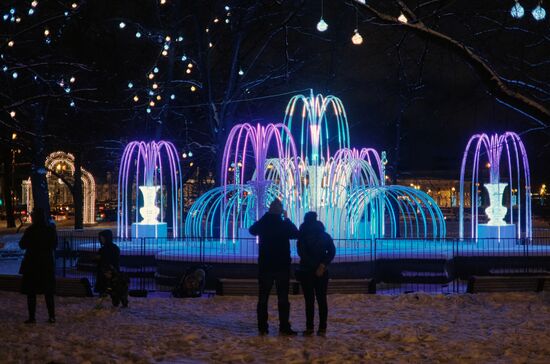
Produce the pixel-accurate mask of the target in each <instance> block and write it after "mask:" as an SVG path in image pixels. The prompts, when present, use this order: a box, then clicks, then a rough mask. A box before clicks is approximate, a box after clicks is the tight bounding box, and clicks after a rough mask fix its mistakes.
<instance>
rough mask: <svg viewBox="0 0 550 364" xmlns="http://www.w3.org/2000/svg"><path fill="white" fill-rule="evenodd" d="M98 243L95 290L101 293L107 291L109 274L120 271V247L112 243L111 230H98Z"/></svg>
mask: <svg viewBox="0 0 550 364" xmlns="http://www.w3.org/2000/svg"><path fill="white" fill-rule="evenodd" d="M99 243H100V244H101V248H99V252H98V255H99V256H98V261H97V271H96V281H95V291H96V292H98V293H99V294H101V295H103V294H105V293H106V292H107V288H108V281H109V279H108V277H109V275H113V274H115V273H118V272H120V249H119V247H118V246H117V245H116V244H115V243H113V232H112V231H111V230H102V231H100V232H99ZM113 270H114V272H112V271H113Z"/></svg>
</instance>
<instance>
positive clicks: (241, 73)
mask: <svg viewBox="0 0 550 364" xmlns="http://www.w3.org/2000/svg"><path fill="white" fill-rule="evenodd" d="M242 75H244V71H243V69H242V68H240V69H239V76H242Z"/></svg>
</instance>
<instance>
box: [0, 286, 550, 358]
mask: <svg viewBox="0 0 550 364" xmlns="http://www.w3.org/2000/svg"><path fill="white" fill-rule="evenodd" d="M273 298H274V297H272V299H271V302H270V306H271V307H270V315H271V317H270V324H271V333H270V335H269V336H267V337H258V336H257V335H256V327H255V303H256V300H255V298H254V297H210V298H206V297H205V298H198V299H172V298H132V299H131V301H130V307H129V308H127V309H119V308H112V307H110V305H109V302H107V301H105V302H103V303H101V302H100V300H99V299H98V298H86V299H83V298H58V299H57V308H58V310H57V315H58V322H57V323H56V324H55V325H50V324H47V323H45V320H46V313H45V307H44V304H43V300H42V299H40V300H39V305H38V315H37V316H38V323H37V324H36V325H34V326H33V325H31V326H29V325H25V324H23V323H22V321H23V320H24V319H25V318H26V310H25V298H24V296H22V295H19V294H15V293H6V292H1V293H0V322H2V325H1V326H0V338H1V340H0V362H2V363H6V362H30V361H35V362H40V363H45V362H50V361H53V362H62V363H77V362H89V363H102V362H115V361H116V362H180V363H189V362H233V363H240V362H279V363H283V362H288V363H303V362H329V363H342V362H366V361H368V362H372V363H388V362H392V363H401V362H403V363H404V362H412V363H420V362H423V363H424V362H445V363H449V362H450V363H525V362H529V363H548V362H549V361H550V297H544V296H542V295H536V294H490V295H489V294H479V295H449V296H435V295H426V294H409V295H399V296H383V295H333V296H329V305H330V314H329V330H328V334H327V337H326V338H322V337H310V338H305V337H301V336H299V337H293V338H287V337H279V336H277V330H276V326H277V324H276V303H275V300H274V299H273ZM291 302H292V308H291V317H292V321H293V326H294V328H295V329H303V328H304V320H303V314H302V313H303V304H302V299H301V297H297V296H296V297H291Z"/></svg>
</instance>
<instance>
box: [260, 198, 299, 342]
mask: <svg viewBox="0 0 550 364" xmlns="http://www.w3.org/2000/svg"><path fill="white" fill-rule="evenodd" d="M249 232H250V234H252V235H254V236H258V237H259V252H258V253H259V254H258V284H259V295H258V305H257V314H258V330H259V332H260V335H266V334H268V333H269V327H268V323H267V319H268V314H267V303H268V299H269V293H270V292H271V288H272V287H273V283H275V287H276V288H277V300H278V309H279V333H280V334H281V335H296V331H294V330H292V328H291V326H290V322H289V315H290V302H289V301H288V290H289V286H290V263H291V262H292V259H291V257H290V239H296V238H297V237H298V228H297V227H296V225H294V224H293V223H292V222H291V221H290V219H288V217H287V214H286V211H285V210H284V209H283V204H282V203H281V201H280V200H279V199H275V200H273V202H271V204H270V206H269V211H268V212H267V213H265V214H264V216H262V217H261V218H260V219H259V220H258V221H256V222H255V223H254V224H253V225H252V226H251V227H250V229H249Z"/></svg>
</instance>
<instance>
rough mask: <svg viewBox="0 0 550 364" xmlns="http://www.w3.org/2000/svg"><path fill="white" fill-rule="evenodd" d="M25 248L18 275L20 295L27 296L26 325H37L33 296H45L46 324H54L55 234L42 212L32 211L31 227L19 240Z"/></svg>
mask: <svg viewBox="0 0 550 364" xmlns="http://www.w3.org/2000/svg"><path fill="white" fill-rule="evenodd" d="M19 247H20V248H21V249H25V256H24V257H23V261H22V262H21V267H20V269H19V273H21V274H22V275H23V279H22V282H21V292H22V293H24V294H26V295H27V308H28V311H29V318H28V320H27V321H25V323H35V322H36V295H37V294H44V296H45V298H46V306H47V307H48V316H49V319H48V321H49V322H50V323H54V322H55V305H54V297H53V296H54V294H55V248H56V247H57V232H56V230H55V226H52V225H51V224H49V223H48V221H47V220H46V215H45V214H44V210H43V209H41V208H36V209H35V210H34V211H33V212H32V225H31V226H29V227H28V228H27V229H25V232H24V233H23V237H22V238H21V240H20V241H19Z"/></svg>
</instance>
